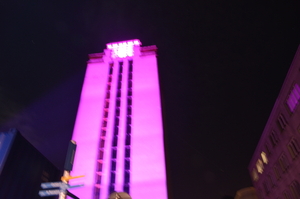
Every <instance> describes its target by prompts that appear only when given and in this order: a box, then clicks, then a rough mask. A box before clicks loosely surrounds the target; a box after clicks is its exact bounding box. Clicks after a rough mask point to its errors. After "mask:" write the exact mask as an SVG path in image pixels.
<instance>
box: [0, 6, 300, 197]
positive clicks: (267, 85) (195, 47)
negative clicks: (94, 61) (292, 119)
mask: <svg viewBox="0 0 300 199" xmlns="http://www.w3.org/2000/svg"><path fill="white" fill-rule="evenodd" d="M299 24H300V2H299V0H286V1H282V2H279V1H272V0H271V1H257V2H255V1H250V2H246V1H241V0H228V1H223V0H210V1H202V0H193V1H191V0H185V1H177V0H173V1H168V0H166V1H162V0H160V1H158V0H152V1H148V0H142V1H141V0H139V1H138V0H127V1H124V0H109V1H96V0H86V1H78V0H73V1H61V0H26V1H21V0H10V1H0V25H1V26H0V27H1V28H0V63H1V67H0V127H1V130H2V131H6V130H8V129H9V128H11V127H17V128H18V129H19V130H20V131H21V132H22V134H23V135H24V136H25V137H27V139H29V140H30V141H31V142H32V143H33V144H34V145H35V146H36V147H37V148H38V149H39V150H40V151H41V152H42V153H43V154H45V155H46V156H47V157H48V158H49V159H50V160H51V161H52V162H53V163H54V164H55V165H57V166H58V167H59V168H63V163H64V158H65V154H66V148H67V144H68V141H69V140H70V138H71V134H72V130H73V124H74V120H75V115H76V111H77V106H78V100H79V95H80V91H81V85H82V81H83V77H84V72H85V67H86V61H87V55H88V54H89V53H95V52H102V51H103V49H104V48H105V47H106V46H105V44H106V43H109V42H113V41H122V40H127V39H135V38H137V39H140V40H141V42H142V44H143V46H147V45H157V47H158V55H159V56H158V60H159V73H160V81H161V89H162V98H163V105H164V107H163V108H164V121H165V129H166V134H165V143H166V152H167V160H168V168H167V171H168V177H169V178H168V180H169V188H170V189H169V192H170V198H171V199H182V198H195V197H196V198H203V199H220V198H222V196H224V195H232V196H234V195H235V192H236V191H237V190H238V189H241V188H244V187H247V186H251V180H250V177H249V175H248V171H247V166H248V163H249V161H250V159H251V156H252V154H253V152H254V149H255V147H256V144H257V142H258V140H259V137H260V135H261V133H262V131H263V128H264V125H265V123H266V121H267V119H268V116H269V114H270V112H271V109H272V106H273V104H274V102H275V99H276V97H277V94H278V92H279V90H280V87H281V85H282V83H283V80H284V78H285V75H286V73H287V70H288V68H289V66H290V64H291V62H292V59H293V56H294V54H295V52H296V50H297V47H298V45H299V42H300V25H299Z"/></svg>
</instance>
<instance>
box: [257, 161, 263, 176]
mask: <svg viewBox="0 0 300 199" xmlns="http://www.w3.org/2000/svg"><path fill="white" fill-rule="evenodd" d="M256 169H257V171H258V173H263V171H264V164H263V162H262V161H261V159H258V160H257V162H256Z"/></svg>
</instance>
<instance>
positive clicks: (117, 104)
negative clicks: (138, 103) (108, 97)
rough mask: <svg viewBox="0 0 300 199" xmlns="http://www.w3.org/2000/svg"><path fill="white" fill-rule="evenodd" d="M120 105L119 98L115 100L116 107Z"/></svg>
mask: <svg viewBox="0 0 300 199" xmlns="http://www.w3.org/2000/svg"><path fill="white" fill-rule="evenodd" d="M120 105H121V100H120V99H117V100H116V107H120Z"/></svg>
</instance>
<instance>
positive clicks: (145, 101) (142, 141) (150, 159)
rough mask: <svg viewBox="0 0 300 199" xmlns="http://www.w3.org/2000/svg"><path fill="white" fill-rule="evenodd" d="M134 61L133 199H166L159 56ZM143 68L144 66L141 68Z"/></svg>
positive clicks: (139, 58)
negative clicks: (157, 58)
mask: <svg viewBox="0 0 300 199" xmlns="http://www.w3.org/2000/svg"><path fill="white" fill-rule="evenodd" d="M135 56H136V57H137V58H136V59H134V61H133V63H134V73H133V74H134V75H133V81H134V83H133V94H134V99H133V105H132V107H133V108H132V109H133V113H132V116H133V121H132V147H131V148H132V157H133V158H132V160H131V162H132V172H131V176H132V180H131V189H132V191H131V193H130V195H131V196H132V198H144V199H152V198H153V197H154V198H156V199H166V198H167V189H166V173H165V157H164V144H163V126H162V117H161V103H160V92H159V81H158V73H157V62H156V56H155V55H152V56H142V57H140V56H138V55H135ZM139 66H142V67H139Z"/></svg>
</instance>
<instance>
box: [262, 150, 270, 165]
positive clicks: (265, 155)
mask: <svg viewBox="0 0 300 199" xmlns="http://www.w3.org/2000/svg"><path fill="white" fill-rule="evenodd" d="M260 155H261V158H262V161H263V162H264V163H265V164H268V162H269V161H268V158H267V154H266V153H265V152H261V154H260Z"/></svg>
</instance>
